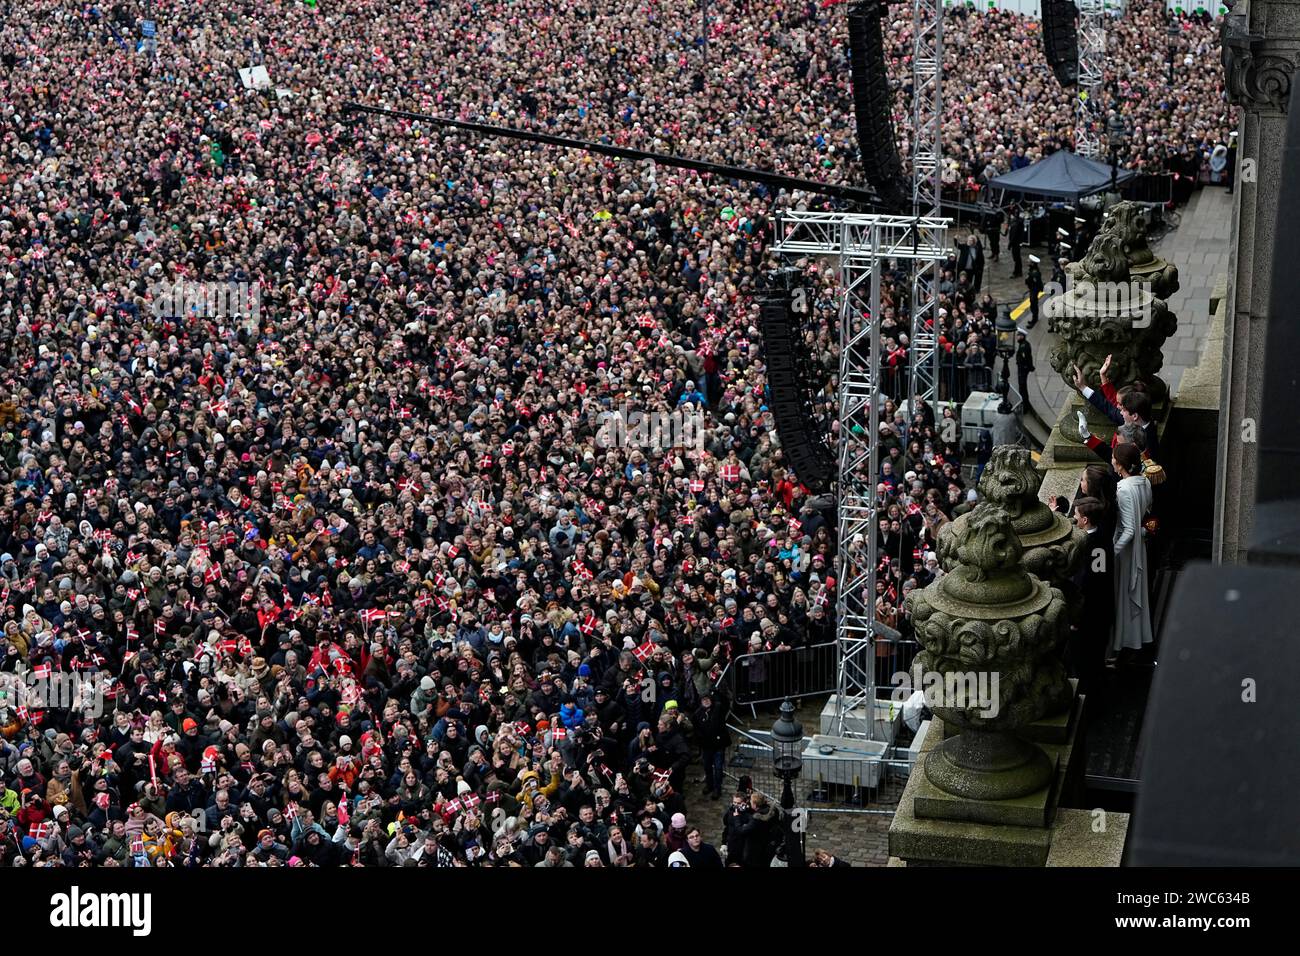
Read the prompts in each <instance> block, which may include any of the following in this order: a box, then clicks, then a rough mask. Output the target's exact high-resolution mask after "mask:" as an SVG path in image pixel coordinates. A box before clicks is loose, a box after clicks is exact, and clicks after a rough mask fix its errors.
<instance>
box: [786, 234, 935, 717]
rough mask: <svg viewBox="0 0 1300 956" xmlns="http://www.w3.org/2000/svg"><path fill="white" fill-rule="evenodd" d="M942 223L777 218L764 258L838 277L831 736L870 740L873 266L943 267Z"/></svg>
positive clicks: (876, 306) (876, 345)
mask: <svg viewBox="0 0 1300 956" xmlns="http://www.w3.org/2000/svg"><path fill="white" fill-rule="evenodd" d="M947 250H948V221H947V220H946V219H939V218H935V217H928V216H927V217H916V218H913V217H909V216H872V215H859V214H855V213H827V212H786V213H782V214H781V215H780V216H779V217H778V219H777V228H776V243H775V244H774V245H773V251H774V252H776V253H779V254H780V255H782V256H785V257H788V258H791V259H797V258H804V257H813V258H824V259H826V260H828V261H834V262H835V263H836V266H837V268H838V272H839V282H840V295H841V299H840V304H839V316H838V324H839V329H838V335H839V344H840V367H839V380H838V383H837V384H838V389H837V394H838V396H839V426H840V430H839V449H838V456H839V486H838V492H837V494H838V505H839V508H838V531H839V556H838V558H837V561H838V568H837V570H838V572H839V573H838V574H837V575H836V578H837V584H836V588H837V593H836V595H835V601H836V604H835V606H836V624H835V631H836V641H837V643H838V645H839V647H838V654H837V658H838V667H839V672H838V684H837V696H836V702H837V703H836V711H835V732H836V733H837V734H839V735H841V736H866V737H872V736H873V735H874V733H875V720H874V716H875V715H874V701H875V695H876V691H875V687H876V675H875V664H876V655H875V648H874V641H873V638H874V635H875V620H876V562H877V560H878V556H877V553H876V479H877V476H878V475H879V473H880V434H879V432H878V430H877V429H878V423H877V419H878V416H879V410H880V408H881V407H882V405H883V402H882V400H881V399H882V396H881V391H880V325H879V317H880V314H881V310H880V269H879V268H878V266H879V265H880V264H881V263H884V262H887V261H888V260H890V259H897V260H899V261H900V262H904V261H906V262H909V263H911V264H913V265H914V266H915V265H917V264H919V263H922V262H936V261H942V260H943V258H944V257H945V256H946V255H947Z"/></svg>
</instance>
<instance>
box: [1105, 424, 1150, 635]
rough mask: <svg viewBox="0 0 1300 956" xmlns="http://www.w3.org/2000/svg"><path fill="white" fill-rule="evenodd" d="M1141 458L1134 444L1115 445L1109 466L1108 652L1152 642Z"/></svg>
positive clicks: (1147, 501) (1147, 505)
mask: <svg viewBox="0 0 1300 956" xmlns="http://www.w3.org/2000/svg"><path fill="white" fill-rule="evenodd" d="M1141 462H1142V458H1141V455H1140V454H1139V452H1138V450H1137V446H1135V445H1116V446H1115V448H1114V449H1112V451H1111V465H1112V466H1113V467H1114V469H1115V473H1116V474H1117V475H1119V484H1118V485H1117V486H1116V488H1115V498H1116V506H1117V511H1118V514H1117V516H1116V518H1117V520H1116V525H1115V539H1114V540H1115V632H1114V636H1113V638H1112V640H1111V651H1112V653H1114V654H1118V653H1119V652H1120V651H1121V650H1124V649H1129V650H1135V651H1137V650H1141V649H1142V648H1143V647H1145V646H1146V645H1147V644H1150V643H1151V642H1152V640H1154V638H1153V636H1152V634H1151V613H1150V608H1149V607H1148V598H1147V593H1148V592H1147V552H1146V541H1145V538H1146V529H1145V528H1144V527H1143V524H1142V522H1143V520H1144V519H1145V518H1146V513H1147V511H1148V510H1150V508H1151V483H1150V482H1149V481H1147V480H1146V479H1145V478H1143V477H1142V464H1141Z"/></svg>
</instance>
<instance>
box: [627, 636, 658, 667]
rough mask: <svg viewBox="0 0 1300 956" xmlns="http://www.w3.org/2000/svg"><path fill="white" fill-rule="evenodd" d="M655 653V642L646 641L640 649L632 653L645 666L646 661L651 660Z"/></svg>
mask: <svg viewBox="0 0 1300 956" xmlns="http://www.w3.org/2000/svg"><path fill="white" fill-rule="evenodd" d="M654 652H655V642H654V641H646V642H645V643H644V644H642V645H641V646H640V647H638V648H636V649H635V650H634V651H632V654H633V656H635V657H636V659H637V660H638V661H640V662H641V663H642V664H644V663H645V662H646V661H648V660H650V657H651V656H652V655H653V654H654Z"/></svg>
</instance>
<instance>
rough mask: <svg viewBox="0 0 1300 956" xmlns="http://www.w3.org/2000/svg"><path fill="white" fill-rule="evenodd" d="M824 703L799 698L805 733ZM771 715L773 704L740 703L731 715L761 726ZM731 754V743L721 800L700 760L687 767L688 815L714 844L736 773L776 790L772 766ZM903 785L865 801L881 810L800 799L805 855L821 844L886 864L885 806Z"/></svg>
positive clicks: (857, 862)
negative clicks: (707, 788)
mask: <svg viewBox="0 0 1300 956" xmlns="http://www.w3.org/2000/svg"><path fill="white" fill-rule="evenodd" d="M825 703H826V698H825V697H818V698H813V699H810V700H807V701H804V702H802V703H801V704H800V706H799V709H798V712H797V718H798V719H799V721H800V722H802V723H803V726H804V734H805V735H811V734H814V733H817V732H818V731H819V730H820V727H819V717H820V714H821V709H822V706H823V705H824V704H825ZM775 719H776V715H775V709H774V708H772V707H768V708H766V710H763V709H760V710H759V712H758V714H757V715H756V716H754V715H751V713H750V711H749V709H748V708H744V709H743V710H742V711H741V712H739V713H737V714H736V715H735V717H734V719H733V721H732V722H733V723H734V724H738V725H740V726H742V727H744V728H746V729H750V730H760V731H765V730H767V729H769V728H770V727H771V726H772V723H773V722H774V721H775ZM734 754H735V751H734V749H733V751H732V752H731V753H729V755H728V758H729V765H728V768H727V769H728V773H729V774H730V775H731V779H729V780H728V786H726V787H724V788H723V791H722V799H721V800H710V799H709V797H708V795H707V794H706V793H705V792H704V781H703V773H702V771H701V768H700V765H699V763H698V762H696V763H693V764H692V765H691V767H690V769H689V770H688V772H687V778H686V779H687V786H686V817H687V819H688V820H689V821H690V822H691V823H693V824H695V825H696V826H699V827H700V829H701V830H703V831H704V839H705V841H706V842H708V843H712V844H713V845H714V846H717V847H721V844H722V815H723V813H724V812H725V811H726V809H727V807H728V806H729V805H730V802H731V794H732V793H733V792H734V791H735V779H734V778H735V777H738V776H739V775H741V774H750V775H752V776H753V778H754V783H755V785H756V786H758V787H759V789H762V790H764V791H766V792H772V794H773V796H778V794H777V793H775V792H774V791H775V790H776V785H775V781H773V780H772V779H771V776H770V772H769V771H768V770H767V767H766V766H765V765H764V763H763V761H762V760H761V758H758V759H756V760H755V766H754V767H753V768H752V769H750V768H747V767H744V766H735V765H734ZM901 789H902V782H899V784H898V785H897V786H895V787H893V788H892V790H891V791H889V792H888V793H887V792H885V791H883V790H882V791H881V792H880V794H878V797H879V799H880V800H881V802H879V803H873V804H870V805H869V807H868V808H869V809H872V810H884V811H887V812H883V813H863V812H848V811H843V812H840V811H834V810H830V809H822V806H830V805H826V804H822V805H819V804H818V803H817V802H816V801H812V800H807V799H805V800H804V801H803V803H804V804H805V805H806V806H810V807H811V808H812V812H810V813H809V815H808V832H807V838H806V839H807V852H808V857H809V858H810V859H811V857H812V853H813V850H815V849H817V848H818V847H824V848H825V849H827V850H829V851H831V853H833V854H835V856H836V857H839V858H840V859H843V860H846V861H848V862H849V863H851V864H852V865H854V866H885V865H886V862H887V861H888V858H889V825H890V823H891V822H893V819H894V815H893V813H892V812H888V811H891V810H892V807H893V806H894V802H895V801H896V800H897V794H898V792H900V791H901ZM800 792H801V793H806V792H807V786H806V785H805V787H804V788H802V789H801V791H800Z"/></svg>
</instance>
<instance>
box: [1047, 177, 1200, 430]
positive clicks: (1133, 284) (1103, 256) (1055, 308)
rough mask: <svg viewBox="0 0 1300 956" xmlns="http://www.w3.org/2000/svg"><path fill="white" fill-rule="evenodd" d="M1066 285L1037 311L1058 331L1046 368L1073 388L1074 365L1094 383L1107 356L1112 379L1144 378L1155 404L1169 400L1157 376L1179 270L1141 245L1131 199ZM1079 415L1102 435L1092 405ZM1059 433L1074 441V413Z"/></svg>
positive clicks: (1115, 211)
mask: <svg viewBox="0 0 1300 956" xmlns="http://www.w3.org/2000/svg"><path fill="white" fill-rule="evenodd" d="M1068 272H1069V274H1070V288H1069V289H1068V290H1066V291H1065V292H1064V293H1063V294H1061V295H1058V296H1056V297H1054V298H1053V299H1051V300H1049V301H1048V302H1047V304H1046V305H1045V306H1044V309H1043V313H1044V315H1045V316H1046V317H1047V323H1048V329H1049V330H1050V331H1052V332H1055V333H1056V334H1057V335H1058V336H1060V341H1059V342H1058V343H1057V344H1056V345H1055V346H1054V347H1053V348H1052V351H1051V353H1050V356H1049V357H1050V361H1051V363H1052V368H1053V369H1055V370H1056V372H1057V374H1059V375H1060V376H1061V378H1062V379H1064V380H1065V382H1066V383H1067V384H1069V385H1070V387H1071V388H1073V387H1074V367H1075V366H1076V365H1077V366H1079V368H1080V369H1081V370H1082V371H1083V374H1084V378H1085V379H1086V380H1087V383H1088V384H1089V385H1090V386H1092V387H1093V388H1099V387H1100V376H1099V374H1098V373H1099V371H1100V369H1101V366H1102V365H1103V363H1105V361H1106V356H1108V355H1109V356H1111V367H1110V372H1109V377H1110V380H1111V381H1112V382H1114V383H1116V385H1118V386H1120V387H1123V386H1124V385H1128V384H1130V383H1132V382H1137V381H1140V382H1142V383H1143V384H1144V385H1145V387H1146V389H1147V391H1148V393H1149V394H1150V395H1151V401H1152V404H1153V405H1160V404H1162V403H1163V402H1164V401H1165V400H1166V399H1168V397H1169V386H1168V385H1167V384H1166V383H1165V382H1164V381H1163V380H1162V379H1160V378H1159V376H1158V374H1157V373H1158V372H1159V371H1160V369H1161V368H1162V367H1163V365H1164V355H1163V353H1162V352H1161V348H1162V347H1163V345H1164V343H1165V340H1166V339H1168V338H1169V336H1171V335H1172V334H1173V333H1174V332H1175V331H1176V330H1177V329H1178V317H1177V316H1176V315H1174V314H1173V313H1172V312H1171V311H1170V310H1169V306H1168V305H1167V304H1166V301H1165V300H1166V299H1167V298H1168V296H1170V295H1173V294H1174V292H1176V291H1177V290H1178V270H1177V268H1176V267H1174V266H1173V265H1171V264H1170V263H1167V262H1165V261H1164V260H1163V259H1159V258H1157V257H1156V256H1155V255H1154V254H1153V253H1152V252H1151V250H1150V248H1149V247H1148V246H1147V242H1146V219H1145V216H1144V214H1143V212H1142V209H1141V207H1140V206H1138V205H1137V204H1136V203H1128V202H1122V203H1118V204H1116V205H1115V206H1114V207H1112V208H1111V210H1110V212H1109V213H1108V214H1107V217H1106V221H1105V223H1104V224H1103V226H1102V229H1101V231H1100V232H1099V233H1098V234H1097V236H1096V238H1095V239H1093V241H1092V245H1091V246H1089V248H1088V252H1087V254H1086V255H1085V256H1084V257H1083V260H1082V261H1081V262H1077V263H1073V264H1071V265H1070V266H1069V267H1068ZM1085 412H1086V414H1087V415H1088V418H1089V420H1090V421H1091V422H1092V424H1093V425H1095V426H1098V428H1096V429H1094V428H1091V427H1090V429H1089V430H1090V431H1093V433H1094V434H1105V433H1108V432H1109V430H1110V428H1111V427H1112V426H1111V425H1110V423H1108V422H1106V421H1105V419H1104V418H1103V417H1102V416H1101V415H1100V413H1097V412H1095V411H1093V410H1092V409H1091V407H1090V406H1088V407H1085ZM1057 425H1058V428H1059V430H1060V432H1061V434H1062V435H1064V436H1065V437H1066V438H1068V439H1071V440H1074V441H1079V440H1080V439H1079V429H1078V424H1077V422H1076V421H1075V418H1074V414H1073V411H1071V412H1069V413H1067V414H1066V415H1065V416H1064V417H1062V419H1061V420H1060V421H1059V422H1058V423H1057Z"/></svg>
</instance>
